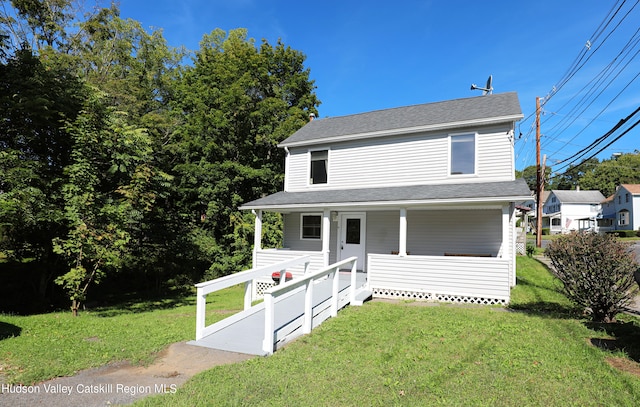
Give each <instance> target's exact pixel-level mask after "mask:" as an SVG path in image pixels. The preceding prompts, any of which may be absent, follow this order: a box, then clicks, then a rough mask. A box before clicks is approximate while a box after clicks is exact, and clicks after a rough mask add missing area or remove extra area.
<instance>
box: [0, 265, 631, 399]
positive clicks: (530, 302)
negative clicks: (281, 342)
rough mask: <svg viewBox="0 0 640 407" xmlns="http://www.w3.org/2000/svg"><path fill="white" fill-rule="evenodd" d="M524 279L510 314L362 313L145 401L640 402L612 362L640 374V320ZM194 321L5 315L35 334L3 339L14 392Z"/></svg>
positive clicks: (411, 305) (156, 311)
mask: <svg viewBox="0 0 640 407" xmlns="http://www.w3.org/2000/svg"><path fill="white" fill-rule="evenodd" d="M518 276H519V277H518V286H517V287H516V288H514V289H513V291H512V301H511V305H510V308H509V309H508V310H507V309H504V308H502V307H489V306H461V305H458V306H456V305H444V304H441V305H429V306H423V305H422V304H419V303H415V302H405V303H400V304H391V303H386V302H379V301H373V302H368V303H366V304H365V305H364V306H362V307H348V308H347V309H345V310H343V311H341V312H340V315H339V317H338V318H333V319H330V320H328V321H326V322H325V323H324V324H323V325H322V326H320V327H319V328H317V329H315V330H314V331H313V332H312V334H310V335H307V336H304V337H302V338H300V339H298V340H296V341H295V342H293V343H292V344H290V345H288V346H287V347H285V348H284V349H282V350H280V351H278V352H276V353H275V354H274V355H273V356H270V357H266V358H254V359H251V360H249V361H246V362H242V363H238V364H234V365H226V366H219V367H216V368H214V369H211V370H209V371H206V372H203V373H201V374H199V375H196V376H195V377H194V378H192V379H191V380H190V381H189V382H187V383H186V384H185V385H184V386H183V387H182V388H181V389H179V390H178V392H177V393H176V394H167V395H162V396H156V397H151V398H147V399H144V400H141V401H139V402H138V403H137V405H139V406H167V405H171V406H210V405H216V406H218V405H221V406H238V405H251V406H254V405H258V406H260V405H264V406H364V405H367V406H389V405H390V406H393V405H410V406H424V405H447V406H449V405H454V406H455V405H459V406H470V405H473V406H483V405H486V406H496V405H502V406H529V405H531V406H535V405H540V406H543V405H553V406H556V405H563V406H564V405H568V406H571V405H575V406H589V405H594V406H595V405H598V406H599V405H612V406H613V405H615V406H626V405H628V406H636V405H637V403H638V400H640V378H639V377H637V376H634V375H632V374H629V373H625V372H622V371H619V370H617V369H615V368H613V367H611V366H610V365H609V364H608V363H607V362H608V360H610V359H612V358H618V359H617V360H621V361H624V362H625V363H626V364H627V365H630V366H632V367H634V366H635V367H637V366H638V365H637V364H636V363H635V362H633V361H631V360H629V358H633V359H635V360H638V359H639V358H640V356H639V355H640V352H638V348H639V347H640V323H639V321H638V320H635V319H632V318H630V317H625V318H624V319H625V321H626V323H621V324H618V325H615V326H613V325H610V326H605V325H602V326H598V327H593V326H591V324H589V323H588V322H587V321H586V320H583V319H582V316H581V314H580V313H579V312H577V311H576V310H575V309H573V307H572V306H571V304H570V303H569V302H568V301H567V300H566V299H565V298H564V297H563V296H562V295H560V294H559V293H558V291H557V288H558V282H557V281H556V280H554V279H553V278H552V277H551V275H550V274H549V273H548V272H547V271H546V269H545V268H544V267H543V266H542V265H540V264H539V263H538V262H537V261H535V260H534V259H529V258H527V257H519V258H518ZM214 303H215V305H214V306H212V307H211V312H210V315H209V319H218V318H222V317H223V316H224V315H223V314H224V313H222V312H219V311H217V310H216V308H217V309H218V310H220V309H224V308H234V307H236V304H237V308H240V307H241V303H242V290H241V289H238V288H234V289H232V290H230V291H226V292H223V293H221V294H220V295H219V296H218V298H216V299H215V301H214ZM194 319H195V306H194V305H193V298H187V299H185V300H182V301H181V302H178V303H166V304H162V303H156V304H150V303H145V304H143V305H142V306H140V307H136V306H134V305H129V306H126V307H119V308H112V309H104V310H100V311H96V312H86V313H83V314H82V316H81V317H79V318H75V319H74V318H72V317H71V316H70V314H69V313H55V314H47V315H36V316H30V317H17V316H4V317H0V320H2V321H4V322H5V324H11V325H12V326H14V331H13V332H14V333H16V332H15V329H16V328H18V329H21V330H20V332H18V334H19V335H18V336H16V337H8V338H6V339H4V340H0V364H1V365H2V367H3V370H4V371H5V372H8V374H9V379H10V380H11V382H14V383H16V382H22V383H31V382H32V381H35V380H42V379H44V378H46V377H51V376H55V375H64V374H72V373H73V371H75V370H78V369H82V368H85V367H89V366H96V365H100V364H103V363H106V362H109V361H113V360H119V359H131V360H136V361H142V362H145V361H149V360H150V358H151V357H152V355H153V352H155V351H158V350H160V349H161V348H163V347H164V346H166V345H167V344H169V343H171V342H175V341H180V340H186V339H191V338H192V337H193V334H194ZM0 329H2V330H3V331H0V332H7V330H8V329H9V328H7V329H4V328H2V327H1V325H0ZM112 331H114V332H112ZM611 335H614V336H611ZM617 335H619V336H620V337H616V336H617ZM4 336H7V335H4ZM1 337H2V336H0V338H1ZM630 338H631V340H630ZM615 340H617V342H615ZM598 341H600V342H602V343H607V344H612V343H618V344H620V343H623V344H626V346H627V348H626V350H625V351H620V350H618V351H604V350H601V349H599V348H598V347H595V346H593V345H592V344H591V343H592V342H598ZM625 341H626V342H625Z"/></svg>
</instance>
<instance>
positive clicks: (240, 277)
mask: <svg viewBox="0 0 640 407" xmlns="http://www.w3.org/2000/svg"><path fill="white" fill-rule="evenodd" d="M310 261H311V259H310V257H309V256H301V257H297V258H295V259H291V260H287V261H283V262H280V263H276V264H271V265H268V266H264V267H258V268H255V269H251V270H246V271H242V272H240V273H236V274H231V275H228V276H225V277H221V278H217V279H215V280H211V281H206V282H204V283H199V284H196V288H197V293H196V296H197V299H196V340H200V339H202V338H204V337H205V336H207V335H210V334H212V333H213V332H215V331H218V330H220V329H222V328H223V327H224V326H228V325H229V324H230V323H233V322H235V321H234V320H233V317H229V318H227V319H225V321H227V323H226V324H219V323H218V324H216V327H217V329H214V328H213V325H209V326H206V307H207V295H208V294H211V293H212V292H215V291H219V290H222V289H224V288H228V287H231V286H234V285H237V284H242V283H245V290H244V309H245V310H247V309H249V308H251V293H252V284H253V280H254V279H256V278H259V277H263V276H266V275H271V273H273V272H276V271H278V272H280V284H283V283H284V282H285V280H286V278H285V276H286V269H287V268H291V267H297V266H299V265H301V264H304V270H305V273H306V272H307V271H308V269H309V263H310ZM221 322H222V321H221Z"/></svg>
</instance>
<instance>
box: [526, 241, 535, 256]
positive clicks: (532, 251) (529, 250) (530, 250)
mask: <svg viewBox="0 0 640 407" xmlns="http://www.w3.org/2000/svg"><path fill="white" fill-rule="evenodd" d="M526 251H527V257H533V255H534V254H535V253H536V246H535V245H532V244H527V248H526Z"/></svg>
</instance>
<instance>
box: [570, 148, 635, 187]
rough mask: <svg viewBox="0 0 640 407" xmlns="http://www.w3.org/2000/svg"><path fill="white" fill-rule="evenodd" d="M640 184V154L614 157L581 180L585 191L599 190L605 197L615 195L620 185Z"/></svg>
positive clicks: (581, 185)
mask: <svg viewBox="0 0 640 407" xmlns="http://www.w3.org/2000/svg"><path fill="white" fill-rule="evenodd" d="M638 183H640V153H639V152H637V151H636V152H634V153H628V154H622V155H620V156H616V157H613V158H611V159H609V160H602V162H601V163H600V164H599V165H598V166H595V167H594V168H593V170H592V171H589V172H586V173H585V174H584V176H583V177H582V178H581V180H580V187H581V188H583V189H593V190H599V191H600V192H602V194H603V195H604V196H610V195H613V193H615V191H616V187H617V186H618V185H620V184H638Z"/></svg>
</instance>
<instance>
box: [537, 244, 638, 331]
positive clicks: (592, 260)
mask: <svg viewBox="0 0 640 407" xmlns="http://www.w3.org/2000/svg"><path fill="white" fill-rule="evenodd" d="M546 253H547V256H549V258H550V259H551V263H552V264H553V268H552V272H553V274H555V276H556V277H558V279H560V281H562V284H563V293H564V294H565V295H566V296H567V298H569V300H571V301H572V302H574V303H575V304H577V305H579V306H582V307H584V308H585V310H586V311H587V312H589V313H591V317H592V319H593V321H595V322H614V321H615V316H616V314H618V313H619V312H620V311H623V310H624V309H625V308H626V307H627V306H628V305H629V303H630V302H631V300H632V298H633V296H634V295H635V290H637V287H636V285H635V281H634V272H636V271H637V270H638V269H639V265H638V263H636V261H635V256H634V254H633V252H632V251H631V248H630V245H629V243H627V242H621V241H620V240H618V238H617V237H616V236H614V235H610V234H608V235H600V234H597V233H593V232H590V233H575V232H574V233H571V234H568V235H564V236H562V237H560V238H559V239H557V240H555V241H553V242H551V243H550V244H549V246H548V247H547V250H546Z"/></svg>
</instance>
